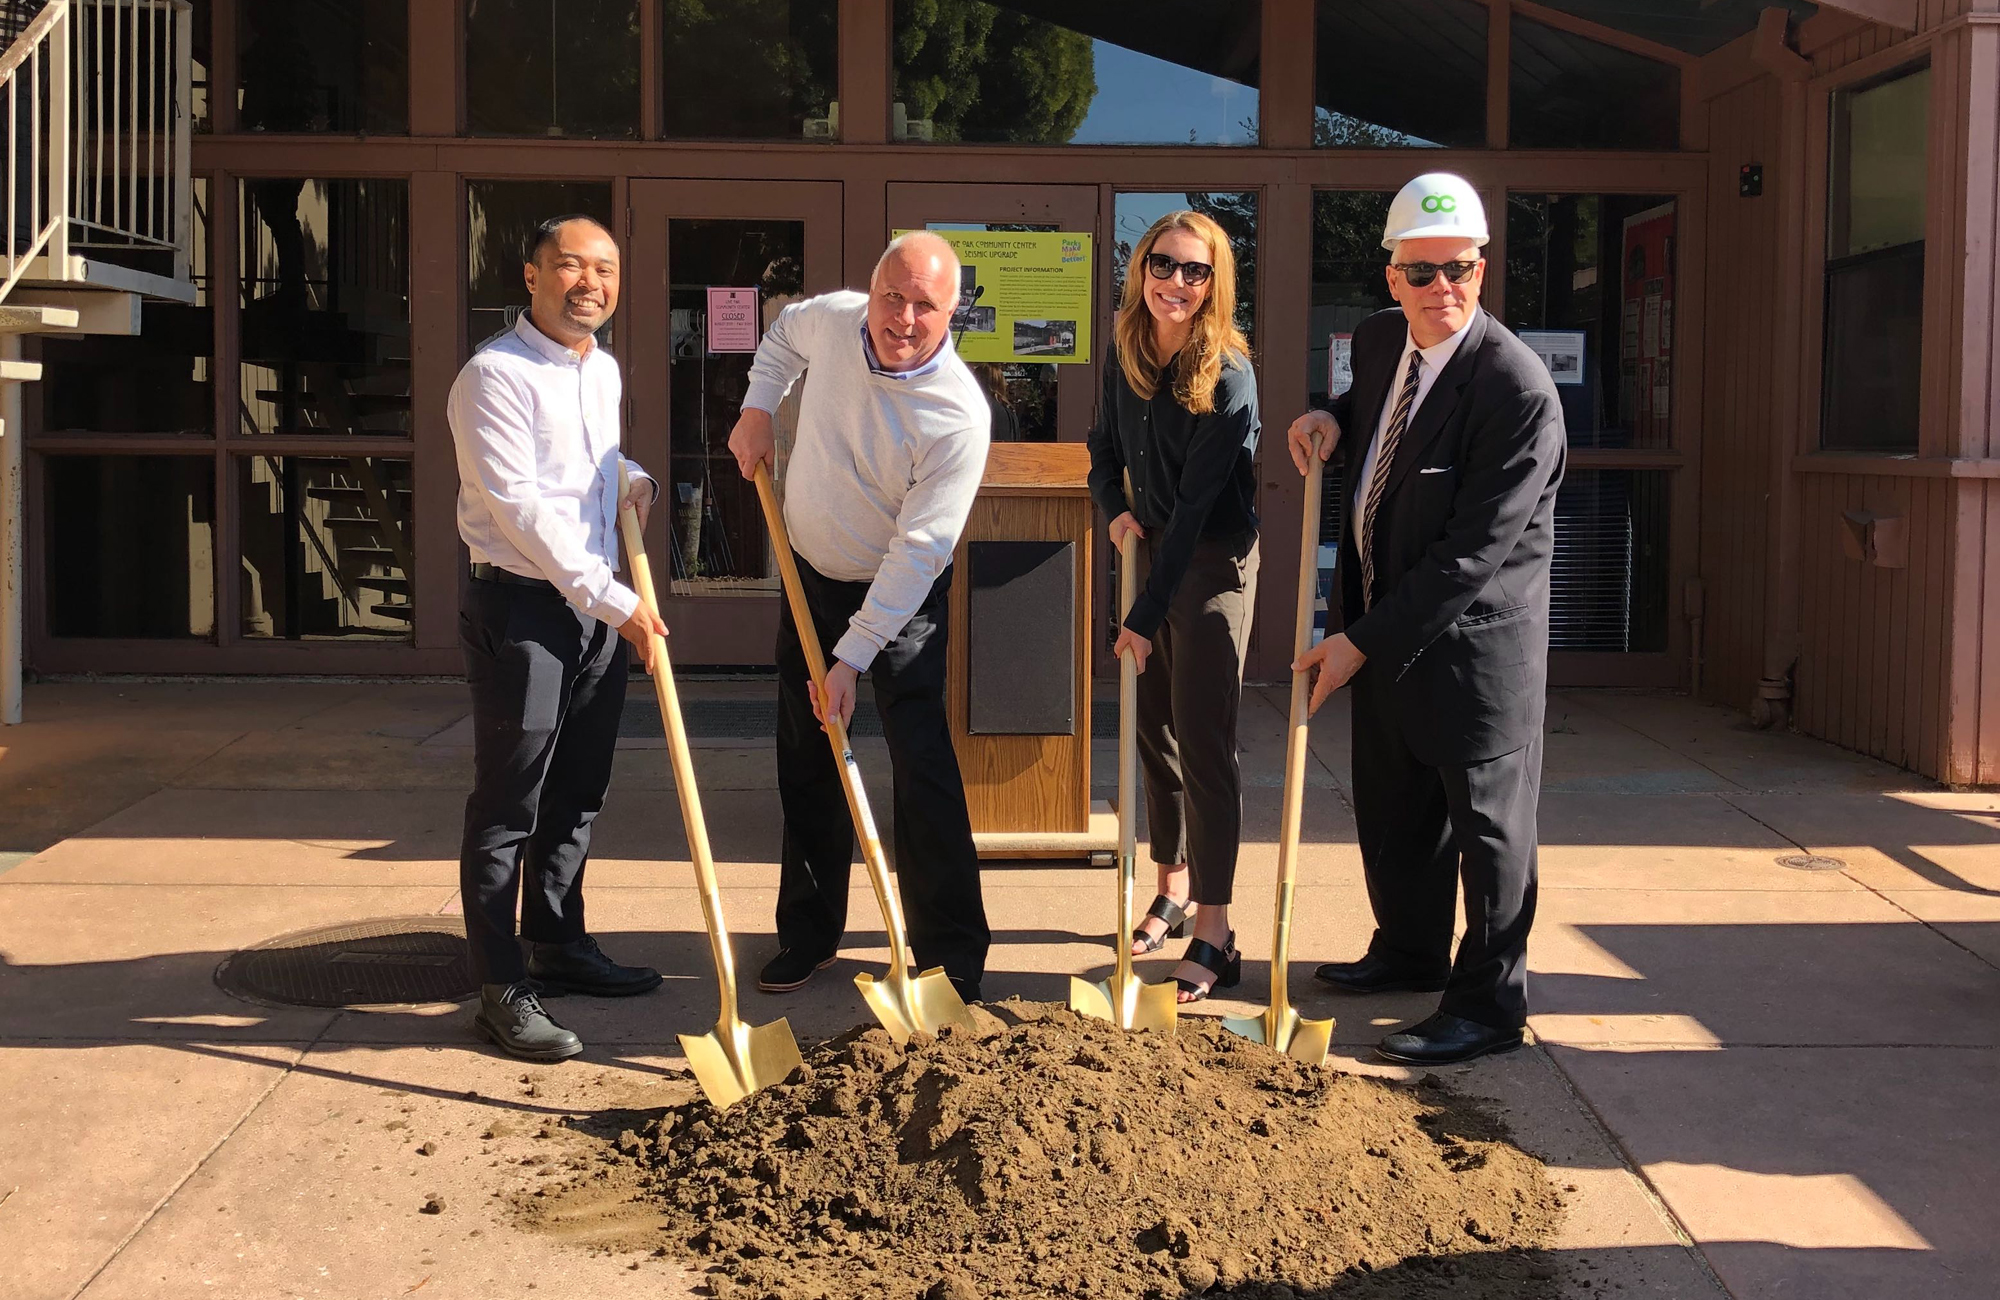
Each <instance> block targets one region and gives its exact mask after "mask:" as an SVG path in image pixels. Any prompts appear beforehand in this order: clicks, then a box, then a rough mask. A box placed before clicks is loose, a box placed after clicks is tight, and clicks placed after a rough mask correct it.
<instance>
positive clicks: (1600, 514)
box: [1549, 470, 1633, 653]
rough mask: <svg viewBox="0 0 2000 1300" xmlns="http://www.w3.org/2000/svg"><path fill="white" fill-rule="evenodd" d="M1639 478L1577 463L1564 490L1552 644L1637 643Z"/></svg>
mask: <svg viewBox="0 0 2000 1300" xmlns="http://www.w3.org/2000/svg"><path fill="white" fill-rule="evenodd" d="M1632 543H1633V526H1632V500H1631V480H1630V477H1629V476H1628V475H1625V474H1620V473H1602V472H1598V471H1592V470H1573V471H1571V473H1570V474H1569V476H1568V477H1567V478H1566V479H1565V480H1564V481H1563V486H1562V490H1561V492H1559V493H1558V494H1557V496H1556V526H1555V561H1554V564H1553V566H1552V569H1551V572H1550V591H1549V602H1550V625H1549V648H1550V649H1552V650H1597V651H1612V652H1619V653H1622V652H1624V651H1627V650H1630V649H1631V648H1632Z"/></svg>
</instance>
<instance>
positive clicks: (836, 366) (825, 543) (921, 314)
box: [729, 232, 992, 1002]
mask: <svg viewBox="0 0 2000 1300" xmlns="http://www.w3.org/2000/svg"><path fill="white" fill-rule="evenodd" d="M957 301H958V258H957V256H956V254H954V253H953V252H952V249H951V245H950V244H949V243H947V242H946V241H945V240H943V239H941V238H939V237H938V236H936V235H933V234H929V233H927V232H915V233H912V234H908V235H904V236H902V237H901V238H899V239H897V240H896V241H895V242H894V243H892V244H890V245H889V248H888V250H887V251H886V252H884V253H883V254H882V259H881V261H880V262H879V263H877V264H876V267H875V274H874V276H873V277H872V278H871V279H870V282H869V290H868V292H867V293H866V294H860V293H853V292H841V293H830V294H825V295H822V296H821V297H818V298H812V299H808V300H807V301H805V302H801V303H794V304H793V305H792V306H790V307H787V308H786V309H785V310H784V311H783V312H781V313H779V315H778V319H777V320H775V321H773V322H772V324H771V327H770V329H769V330H768V331H766V333H765V335H764V341H763V342H762V343H761V344H760V345H759V346H758V349H757V359H756V361H755V362H754V363H753V364H752V365H751V368H750V388H749V392H748V394H747V395H746V396H745V397H744V399H743V413H742V415H741V417H740V418H739V419H738V420H737V423H736V428H735V429H734V430H733V431H732V432H731V433H730V435H729V450H730V451H731V452H732V453H734V454H735V456H736V461H737V465H738V467H739V468H740V469H741V470H742V471H743V476H744V477H745V478H752V477H754V476H755V474H756V469H757V465H758V463H759V462H760V461H761V462H763V463H764V464H767V465H769V464H771V463H772V458H773V448H774V442H775V440H774V436H773V430H772V423H771V413H772V412H773V411H775V410H777V408H778V403H779V402H780V401H781V400H783V398H784V396H785V394H786V393H787V392H789V391H790V390H791V387H792V385H793V384H794V383H797V382H798V381H799V377H800V376H801V375H802V374H803V375H804V376H805V390H804V392H803V393H802V394H801V396H800V402H799V422H798V435H797V441H796V444H795V446H794V448H793V451H792V455H791V460H790V464H789V467H788V470H787V473H786V488H787V490H786V492H785V529H786V531H787V532H788V533H790V534H791V541H792V549H793V551H794V552H795V554H796V555H797V557H798V562H799V564H798V567H799V576H800V578H801V580H802V581H803V584H804V586H805V595H806V604H807V605H808V606H809V607H810V608H811V610H812V616H813V623H814V625H815V629H816V631H817V632H818V635H819V639H820V644H822V645H828V644H830V645H832V647H833V660H832V663H831V665H830V666H829V668H828V670H827V683H826V691H825V697H824V698H823V699H822V698H820V697H819V693H818V692H816V691H814V690H813V689H812V685H811V683H810V681H809V680H808V678H807V672H806V662H805V654H804V652H803V650H802V649H801V648H800V645H799V635H798V629H797V627H796V626H795V625H794V624H793V622H792V612H791V608H790V605H789V604H787V605H786V606H785V608H784V612H783V614H782V615H781V618H780V622H779V626H778V649H777V658H778V794H779V799H780V801H781V802H782V804H783V806H784V814H785V831H784V848H783V851H782V861H781V877H780V881H779V886H778V953H777V955H776V956H775V957H773V958H772V959H771V960H770V962H768V963H767V964H766V965H765V967H764V969H763V972H762V973H761V975H760V976H759V978H758V981H757V987H759V988H760V989H763V990H764V991H765V992H767V993H785V992H789V991H791V990H793V989H796V988H798V987H800V986H801V985H803V984H805V983H806V981H808V980H810V979H811V978H812V976H813V972H814V971H816V970H819V969H820V968H822V967H824V966H826V965H829V964H830V963H831V962H832V961H833V959H834V957H835V955H836V954H837V953H838V950H839V948H840V940H841V935H842V933H843V932H844V930H845V929H846V924H847V883H848V870H849V867H850V866H851V864H852V863H853V860H854V825H853V822H852V821H851V820H850V818H849V815H848V809H847V801H846V796H845V794H844V793H843V791H842V790H841V786H840V773H839V771H838V770H837V769H836V767H835V766H834V758H833V754H832V751H831V749H830V748H829V747H828V745H827V743H826V739H825V737H824V736H823V735H821V734H820V720H821V719H822V718H823V717H824V711H825V710H829V709H830V710H832V711H833V712H835V713H836V714H838V716H839V717H840V719H841V721H842V722H843V723H846V722H847V721H849V720H850V719H852V717H853V715H854V692H855V687H856V685H857V683H858V681H859V678H860V675H861V674H862V673H867V674H868V675H869V679H870V681H871V682H872V684H873V686H874V692H875V706H876V709H877V710H878V711H879V712H880V714H881V716H882V732H883V735H884V736H885V738H886V739H887V740H888V742H889V760H890V764H891V766H892V767H893V768H894V774H895V801H896V810H895V827H894V831H895V844H896V876H897V888H898V893H899V894H900V895H901V896H902V900H903V907H904V910H905V911H906V912H907V913H908V916H909V927H910V947H911V950H912V952H913V954H914V955H915V957H916V961H917V967H918V969H920V970H921V969H927V968H929V967H932V966H942V967H944V970H945V974H946V975H948V976H949V977H950V978H951V982H952V984H953V985H954V986H955V987H956V988H957V989H958V992H959V995H960V996H961V997H963V998H964V999H965V1000H966V1001H967V1002H972V1001H975V1000H977V999H978V998H979V996H980V981H981V979H982V978H983V977H984V975H985V972H986V950H987V947H988V945H989V944H990V942H991V937H992V936H991V932H990V931H989V930H988V928H987V924H986V907H985V903H984V900H983V899H982V897H981V894H980V888H979V857H978V853H977V851H976V850H975V849H974V848H973V844H972V824H971V821H970V819H969V818H968V817H967V815H966V809H965V785H964V783H963V781H962V780H961V779H960V777H959V771H958V756H957V754H956V752H955V751H954V750H953V749H952V744H951V729H950V727H949V725H948V723H947V721H946V716H945V655H946V635H947V631H948V629H949V627H950V617H949V614H948V611H947V608H946V599H947V596H948V594H949V592H950V590H951V557H952V550H953V548H954V547H955V546H957V544H958V537H959V534H960V533H961V532H963V531H964V529H965V520H966V516H967V515H968V514H969V513H970V512H971V510H972V501H973V497H974V496H975V494H977V492H978V490H979V478H980V475H981V474H982V473H983V472H984V471H985V467H986V448H987V445H988V443H989V441H990V429H991V421H992V415H991V411H990V408H989V407H988V405H987V402H986V397H985V395H984V393H983V392H982V390H981V389H980V387H979V384H978V382H977V381H976V380H975V379H974V378H973V375H972V372H971V371H969V370H967V369H966V367H965V363H964V362H963V361H961V360H959V357H958V354H957V352H956V351H954V350H953V348H952V346H951V333H950V327H951V313H952V308H953V307H954V306H955V305H956V303H957Z"/></svg>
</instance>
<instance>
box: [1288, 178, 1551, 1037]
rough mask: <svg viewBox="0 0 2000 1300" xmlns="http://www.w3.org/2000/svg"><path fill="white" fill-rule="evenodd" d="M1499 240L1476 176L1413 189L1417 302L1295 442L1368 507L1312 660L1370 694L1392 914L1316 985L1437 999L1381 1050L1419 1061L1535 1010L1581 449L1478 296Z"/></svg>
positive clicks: (1359, 776)
mask: <svg viewBox="0 0 2000 1300" xmlns="http://www.w3.org/2000/svg"><path fill="white" fill-rule="evenodd" d="M1486 236H1487V232H1486V217H1485V212H1484V210H1483V208H1482V207H1481V205H1480V202H1479V196H1478V194H1477V193H1476V192H1475V191H1474V190H1473V188H1472V187H1471V185H1470V184H1468V183H1467V182H1466V181H1465V180H1464V179H1462V178H1461V177H1457V176H1452V175H1449V174H1447V173H1433V174H1430V175H1426V176H1419V177H1418V178H1417V179H1416V180H1414V181H1412V182H1410V184H1409V185H1408V186H1406V187H1404V189H1403V191H1402V192H1401V193H1400V194H1398V195H1397V197H1396V200H1395V202H1394V204H1393V205H1392V206H1391V207H1390V210H1389V222H1388V227H1387V230H1386V231H1385V233H1384V236H1383V240H1382V244H1383V247H1385V248H1387V249H1389V250H1390V260H1389V266H1388V270H1387V275H1388V280H1389V288H1390V292H1391V293H1392V294H1394V296H1395V299H1396V302H1397V303H1398V305H1399V307H1400V310H1392V311H1385V312H1381V313H1379V314H1377V315H1375V316H1372V317H1370V318H1368V319H1367V320H1365V321H1363V322H1362V323H1361V324H1360V326H1359V327H1358V328H1356V329H1355V331H1354V339H1353V367H1354V383H1353V385H1352V387H1350V388H1349V389H1348V391H1347V392H1346V393H1344V394H1342V395H1341V396H1339V397H1338V398H1336V399H1335V400H1334V401H1333V403H1332V410H1331V412H1330V413H1329V412H1323V411H1313V412H1308V413H1307V414H1306V415H1304V416H1301V417H1300V418H1299V420H1298V421H1297V422H1296V423H1294V424H1293V426H1292V428H1291V431H1290V435H1289V442H1290V445H1291V450H1292V457H1293V460H1294V461H1295V462H1296V463H1297V464H1298V465H1299V467H1300V470H1301V472H1303V470H1304V468H1305V465H1306V460H1305V458H1306V457H1307V456H1309V455H1313V454H1315V447H1317V454H1318V455H1320V456H1322V457H1329V456H1331V455H1332V454H1333V452H1334V450H1335V447H1336V445H1337V446H1338V448H1339V452H1340V455H1341V465H1342V468H1343V475H1342V478H1341V482H1342V483H1343V484H1344V485H1346V490H1347V491H1348V493H1349V495H1350V501H1351V505H1352V511H1351V515H1350V518H1349V520H1348V525H1347V526H1346V527H1344V528H1343V529H1342V530H1341V537H1340V559H1339V564H1338V574H1339V582H1340V609H1341V614H1342V617H1343V627H1342V630H1341V631H1340V632H1338V633H1336V634H1334V635H1332V636H1329V637H1328V638H1327V639H1326V640H1325V641H1322V642H1321V643H1320V644H1319V645H1318V646H1316V647H1314V648H1313V649H1312V650H1311V651H1309V652H1308V653H1307V654H1306V655H1305V656H1304V657H1303V658H1302V659H1300V661H1299V662H1298V663H1297V664H1296V665H1294V667H1295V668H1296V669H1299V670H1312V671H1315V672H1317V674H1318V676H1317V680H1316V681H1315V682H1314V685H1313V694H1312V707H1313V708H1314V709H1315V710H1317V709H1318V708H1319V706H1320V704H1321V703H1322V702H1323V701H1324V700H1325V699H1326V697H1327V696H1328V695H1329V694H1331V693H1332V692H1333V691H1334V690H1336V689H1337V688H1339V687H1340V686H1341V685H1343V684H1346V683H1348V682H1350V681H1351V682H1352V683H1353V686H1354V690H1353V694H1352V699H1353V710H1354V714H1353V761H1354V812H1355V820H1356V823H1357V826H1358V829H1359V833H1360V842H1361V861H1362V868H1363V871H1364V873H1365V875H1366V877H1367V883H1368V901H1369V904H1370V906H1371V907H1372V908H1373V910H1374V914H1375V933H1374V936H1373V938H1372V939H1371V940H1370V941H1369V945H1368V951H1367V953H1366V954H1365V955H1364V956H1362V957H1361V958H1360V959H1359V960H1358V961H1348V962H1330V963H1328V964H1326V965H1324V966H1321V967H1320V968H1319V969H1318V970H1317V971H1316V972H1315V975H1316V977H1317V978H1318V979H1320V980H1322V981H1324V982H1325V983H1327V984H1330V985H1332V986H1333V987H1334V988H1337V989H1341V990H1343V991H1346V992H1352V993H1380V992H1389V991H1392V990H1418V991H1424V992H1431V991H1442V992H1443V994H1444V997H1443V999H1442V1001H1441V1003H1440V1006H1439V1009H1438V1011H1437V1013H1436V1014H1435V1015H1433V1016H1431V1017H1430V1018H1429V1019H1426V1020H1424V1021H1422V1022H1420V1023H1419V1024H1417V1025H1414V1026H1412V1027H1410V1028H1408V1029H1405V1030H1402V1031H1400V1032H1398V1033H1393V1034H1390V1035H1389V1036H1388V1037H1387V1038H1385V1039H1383V1040H1382V1044H1381V1047H1380V1049H1379V1050H1380V1051H1381V1054H1382V1055H1383V1056H1385V1057H1387V1058H1389V1059H1390V1060H1394V1061H1401V1062H1405V1063H1408V1064H1420V1065H1431V1064H1444V1063H1449V1062H1453V1061H1464V1060H1470V1059H1472V1058H1473V1057H1476V1056H1483V1055H1485V1054H1487V1053H1489V1052H1502V1051H1509V1050H1511V1049H1513V1048H1516V1047H1519V1046H1520V1045H1521V1041H1522V1037H1521V1031H1522V1028H1523V1026H1524V1025H1525V1024H1526V1023H1527V1013H1528V1002H1527V942H1528V929H1529V926H1530V925H1531V923H1532V922H1533V920H1534V915H1535V848H1536V838H1537V834H1536V810H1537V804H1538V802H1539V799H1540V793H1541V779H1542V717H1543V710H1544V696H1545V692H1546V688H1547V685H1548V647H1549V558H1550V554H1551V552H1552V550H1553V545H1554V520H1555V500H1556V490H1557V488H1558V486H1559V485H1560V484H1561V482H1562V473H1563V456H1564V449H1565V446H1566V436H1565V434H1564V432H1563V421H1562V406H1561V403H1560V402H1559V401H1558V399H1557V396H1556V390H1555V385H1554V383H1553V382H1552V381H1551V380H1550V378H1549V374H1548V371H1547V369H1546V367H1544V365H1543V364H1542V362H1541V359H1540V358H1539V357H1537V356H1536V355H1535V354H1534V353H1533V352H1531V351H1529V350H1528V348H1527V346H1526V345H1525V344H1523V343H1522V342H1521V341H1520V340H1519V339H1517V338H1515V337H1514V335H1513V334H1511V333H1509V332H1508V330H1507V329H1506V327H1504V326H1503V325H1501V324H1500V322H1499V321H1497V320H1495V319H1494V318H1493V317H1492V316H1491V315H1489V314H1487V313H1486V312H1485V311H1484V310H1482V309H1481V308H1480V306H1479V291H1480V288H1481V286H1482V285H1483V284H1484V283H1485V276H1486V261H1485V258H1484V256H1483V254H1482V253H1481V249H1482V248H1483V247H1484V245H1485V244H1486ZM1343 430H1345V431H1347V433H1348V436H1347V437H1345V438H1342V437H1341V432H1342V431H1343ZM1461 880H1462V881H1463V882H1464V886H1465V921H1466V931H1465V938H1464V940H1463V941H1462V942H1461V943H1460V944H1459V947H1458V956H1457V959H1456V960H1455V961H1454V960H1453V959H1452V952H1451V941H1452V916H1453V902H1454V897H1455V894H1456V885H1457V884H1458V882H1459V881H1461Z"/></svg>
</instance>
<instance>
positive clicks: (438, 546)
mask: <svg viewBox="0 0 2000 1300" xmlns="http://www.w3.org/2000/svg"><path fill="white" fill-rule="evenodd" d="M464 205H465V199H464V196H463V194H462V193H461V192H460V186H459V183H458V177H457V176H456V175H454V174H452V173H450V172H436V171H431V172H418V173H416V174H415V175H414V176H412V177H411V178H410V398H411V401H410V431H411V434H412V436H413V437H414V439H415V441H416V448H415V451H414V452H413V455H414V457H415V464H414V465H413V466H412V471H413V474H414V478H415V486H416V492H415V494H414V502H413V507H412V511H411V528H412V531H413V534H414V536H413V537H412V539H411V540H412V542H413V543H414V546H413V549H414V550H415V552H416V570H417V571H416V572H415V573H413V574H411V575H410V590H411V592H412V598H413V600H414V603H415V604H416V607H417V613H416V624H415V627H414V629H413V632H414V636H415V638H416V645H417V648H418V649H448V648H450V647H452V646H454V645H456V644H457V643H458V635H457V632H456V630H455V629H456V628H457V626H458V623H457V618H458V582H459V571H460V569H461V568H462V566H461V565H460V563H459V542H458V524H457V510H456V504H455V503H456V502H457V500H458V460H457V457H456V456H455V455H454V454H453V451H452V442H451V427H450V425H448V424H447V423H446V422H445V402H446V398H447V397H448V396H449V394H450V392H451V384H452V380H453V379H455V378H457V376H458V365H459V351H460V347H461V339H460V336H461V334H462V333H463V332H464V325H463V323H462V322H463V320H464V312H463V311H462V310H461V308H460V296H461V291H462V288H463V285H464V283H465V264H466V259H465V250H464V249H463V247H461V244H460V240H459V226H460V222H459V213H460V211H462V210H463V208H464Z"/></svg>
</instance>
